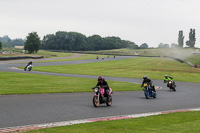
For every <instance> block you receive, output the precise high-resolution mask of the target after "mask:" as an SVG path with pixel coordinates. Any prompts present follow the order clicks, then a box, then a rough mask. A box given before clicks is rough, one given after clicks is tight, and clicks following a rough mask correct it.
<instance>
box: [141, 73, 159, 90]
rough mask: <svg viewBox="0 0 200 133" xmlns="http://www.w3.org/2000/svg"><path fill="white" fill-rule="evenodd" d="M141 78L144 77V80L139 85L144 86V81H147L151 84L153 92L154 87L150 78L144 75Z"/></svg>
mask: <svg viewBox="0 0 200 133" xmlns="http://www.w3.org/2000/svg"><path fill="white" fill-rule="evenodd" d="M143 79H144V80H143V82H142V85H141V87H143V86H144V83H147V84H149V85H150V86H151V88H152V90H153V91H154V92H156V90H155V87H154V85H153V84H152V81H151V79H149V78H147V76H146V75H144V76H143Z"/></svg>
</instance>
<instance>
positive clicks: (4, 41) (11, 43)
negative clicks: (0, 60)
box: [0, 35, 25, 48]
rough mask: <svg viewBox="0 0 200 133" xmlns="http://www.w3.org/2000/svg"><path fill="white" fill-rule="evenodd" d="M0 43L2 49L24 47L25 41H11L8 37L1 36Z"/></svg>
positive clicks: (18, 39)
mask: <svg viewBox="0 0 200 133" xmlns="http://www.w3.org/2000/svg"><path fill="white" fill-rule="evenodd" d="M0 42H1V45H2V47H4V48H12V47H15V46H24V43H25V40H24V39H21V38H16V39H11V38H10V37H8V36H7V35H6V36H3V37H0Z"/></svg>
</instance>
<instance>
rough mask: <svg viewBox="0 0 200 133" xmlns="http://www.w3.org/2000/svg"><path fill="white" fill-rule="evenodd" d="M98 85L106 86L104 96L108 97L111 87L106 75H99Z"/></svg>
mask: <svg viewBox="0 0 200 133" xmlns="http://www.w3.org/2000/svg"><path fill="white" fill-rule="evenodd" d="M96 86H100V87H102V88H104V89H105V93H104V96H105V97H108V94H109V91H110V89H109V86H108V83H107V82H106V81H105V78H104V77H102V76H99V77H98V83H97V85H96Z"/></svg>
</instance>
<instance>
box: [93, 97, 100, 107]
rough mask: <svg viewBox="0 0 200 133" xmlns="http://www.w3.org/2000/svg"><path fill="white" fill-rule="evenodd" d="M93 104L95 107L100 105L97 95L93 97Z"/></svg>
mask: <svg viewBox="0 0 200 133" xmlns="http://www.w3.org/2000/svg"><path fill="white" fill-rule="evenodd" d="M93 105H94V107H99V100H98V97H97V96H94V97H93Z"/></svg>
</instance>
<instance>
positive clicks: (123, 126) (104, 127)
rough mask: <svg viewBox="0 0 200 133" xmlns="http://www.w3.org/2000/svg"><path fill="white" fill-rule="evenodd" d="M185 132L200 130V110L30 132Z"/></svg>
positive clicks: (194, 132)
mask: <svg viewBox="0 0 200 133" xmlns="http://www.w3.org/2000/svg"><path fill="white" fill-rule="evenodd" d="M133 132H134V133H146V132H149V133H174V132H176V133H183V132H190V133H191V132H192V133H199V132H200V111H193V112H179V113H171V114H162V115H158V116H149V117H142V118H134V119H126V120H115V121H99V122H93V123H86V124H77V125H71V126H63V127H56V128H49V129H41V130H36V131H29V132H28V133H133Z"/></svg>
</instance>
